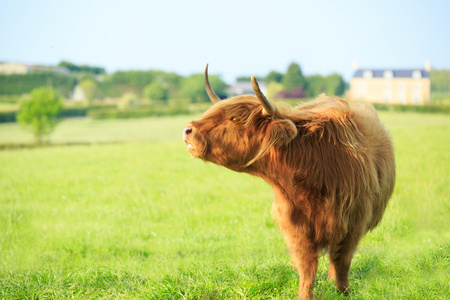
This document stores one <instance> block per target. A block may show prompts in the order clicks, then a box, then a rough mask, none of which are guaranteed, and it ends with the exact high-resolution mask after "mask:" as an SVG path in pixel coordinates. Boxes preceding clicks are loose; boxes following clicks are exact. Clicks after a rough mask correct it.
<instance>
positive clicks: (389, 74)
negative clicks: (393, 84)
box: [383, 71, 394, 79]
mask: <svg viewBox="0 0 450 300" xmlns="http://www.w3.org/2000/svg"><path fill="white" fill-rule="evenodd" d="M383 76H384V78H386V79H392V78H393V77H394V73H393V72H392V71H384V74H383Z"/></svg>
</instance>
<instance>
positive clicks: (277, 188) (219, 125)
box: [183, 66, 395, 299]
mask: <svg viewBox="0 0 450 300" xmlns="http://www.w3.org/2000/svg"><path fill="white" fill-rule="evenodd" d="M205 86H206V90H207V93H208V96H209V97H210V99H211V100H212V102H214V103H215V104H214V105H213V106H212V107H211V108H210V109H209V110H208V111H207V112H205V113H204V115H203V116H202V117H201V118H200V119H199V120H196V121H192V122H191V123H190V124H188V125H187V127H186V128H185V129H184V131H183V140H184V142H185V143H186V144H187V150H188V151H189V152H190V154H191V155H192V156H193V157H197V158H200V159H202V160H204V161H209V162H213V163H215V164H218V165H221V166H224V167H226V168H228V169H231V170H233V171H237V172H245V173H248V174H251V175H255V176H259V177H261V178H263V179H264V180H265V181H266V182H267V183H268V184H270V185H271V186H272V188H273V191H274V194H275V200H274V202H273V205H272V212H273V214H274V217H275V219H276V220H277V222H278V224H279V227H280V229H281V231H282V233H283V235H284V238H285V241H286V244H287V246H288V248H289V250H290V253H291V256H292V261H293V264H294V266H295V268H296V269H297V270H298V273H299V277H300V285H299V290H298V294H299V298H300V299H310V298H312V291H313V286H314V281H315V276H316V272H317V264H318V256H319V254H320V253H321V250H326V251H327V252H328V254H329V278H330V279H331V280H335V281H336V286H337V289H338V290H339V291H340V292H342V293H344V294H348V293H349V281H348V276H349V271H350V264H351V260H352V257H353V253H354V252H355V250H356V248H357V245H358V242H359V241H360V240H361V238H362V237H363V236H364V234H365V233H366V232H367V231H369V230H371V229H373V228H374V227H375V226H377V224H378V223H379V222H380V220H381V218H382V216H383V213H384V211H385V208H386V205H387V203H388V200H389V198H390V197H391V195H392V192H393V189H394V183H395V158H394V152H393V146H392V142H391V139H390V137H389V134H388V132H387V131H386V129H385V128H384V127H383V125H382V123H381V122H380V120H379V118H378V115H377V112H376V111H375V109H374V108H373V106H371V105H365V104H355V103H348V102H346V101H344V100H342V99H339V98H335V97H328V96H325V95H320V96H319V97H318V98H317V99H316V100H314V101H312V102H309V103H306V104H303V105H300V106H297V107H295V108H291V107H290V106H287V105H283V104H277V105H273V104H272V103H271V102H270V101H269V100H268V99H267V98H266V97H265V96H264V94H263V93H262V92H261V90H260V88H259V85H258V82H257V81H256V79H255V77H254V76H252V86H253V89H254V91H255V94H256V97H255V96H253V95H243V96H236V97H233V98H230V99H227V100H221V99H220V98H219V97H218V96H217V95H216V94H215V93H214V91H213V90H212V88H211V86H210V84H209V80H208V66H206V69H205Z"/></svg>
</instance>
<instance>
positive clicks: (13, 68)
mask: <svg viewBox="0 0 450 300" xmlns="http://www.w3.org/2000/svg"><path fill="white" fill-rule="evenodd" d="M39 71H50V72H54V73H59V74H68V73H69V71H68V70H67V69H66V68H62V67H52V66H39V65H27V64H22V63H12V62H5V63H0V74H5V75H11V74H27V73H30V72H39Z"/></svg>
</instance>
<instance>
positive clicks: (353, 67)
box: [352, 60, 358, 72]
mask: <svg viewBox="0 0 450 300" xmlns="http://www.w3.org/2000/svg"><path fill="white" fill-rule="evenodd" d="M352 69H353V71H355V72H356V71H358V62H357V61H356V60H354V61H353V63H352Z"/></svg>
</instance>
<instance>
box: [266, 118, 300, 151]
mask: <svg viewBox="0 0 450 300" xmlns="http://www.w3.org/2000/svg"><path fill="white" fill-rule="evenodd" d="M296 136H297V126H295V124H294V123H293V122H292V121H291V120H289V119H281V120H273V121H272V122H271V124H270V125H269V126H268V128H267V132H266V137H265V139H267V141H265V142H267V144H269V145H270V146H278V147H281V146H286V145H287V144H289V143H290V142H291V141H292V140H293V139H294V138H295V137H296Z"/></svg>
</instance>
